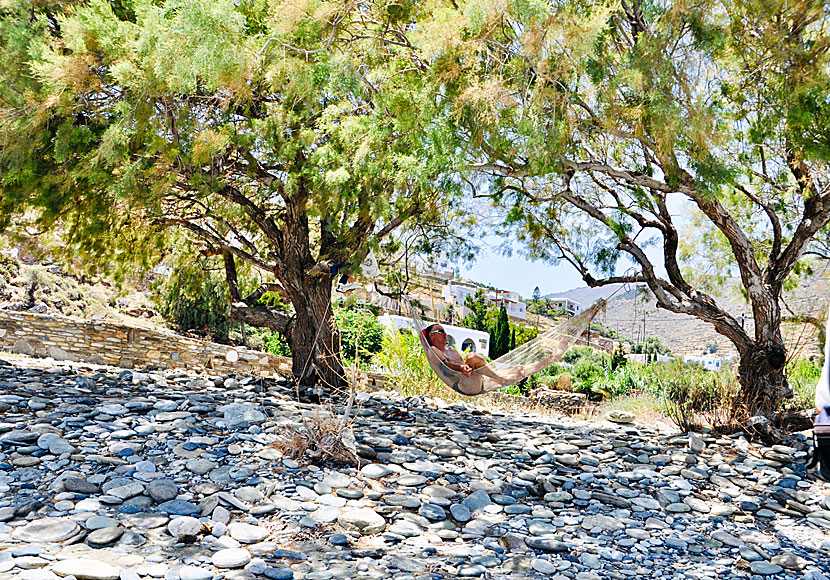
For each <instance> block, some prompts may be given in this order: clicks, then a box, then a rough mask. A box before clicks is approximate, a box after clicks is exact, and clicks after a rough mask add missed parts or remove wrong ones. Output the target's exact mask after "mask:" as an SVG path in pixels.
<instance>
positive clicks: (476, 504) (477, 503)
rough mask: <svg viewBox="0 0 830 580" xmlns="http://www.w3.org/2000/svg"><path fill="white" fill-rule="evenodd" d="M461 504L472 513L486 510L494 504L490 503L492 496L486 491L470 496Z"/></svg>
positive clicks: (481, 490) (475, 492) (478, 491)
mask: <svg viewBox="0 0 830 580" xmlns="http://www.w3.org/2000/svg"><path fill="white" fill-rule="evenodd" d="M461 503H462V504H463V505H464V506H466V507H467V508H468V509H469V510H470V511H472V512H475V511H478V510H482V509H484V508H485V507H487V506H488V505H492V503H493V502H492V501H490V496H489V495H488V494H487V492H486V491H484V490H483V489H478V490H476V491H474V492H473V493H471V494H470V495H468V496H467V497H466V498H465V499H464V500H463V501H462V502H461Z"/></svg>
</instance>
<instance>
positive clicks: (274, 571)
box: [264, 568, 294, 580]
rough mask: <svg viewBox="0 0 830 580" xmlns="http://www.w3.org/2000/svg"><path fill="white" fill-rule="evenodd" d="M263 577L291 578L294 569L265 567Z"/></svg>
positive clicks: (276, 579) (280, 579)
mask: <svg viewBox="0 0 830 580" xmlns="http://www.w3.org/2000/svg"><path fill="white" fill-rule="evenodd" d="M264 574H265V577H266V578H269V579H270V580H293V578H294V571H293V570H291V568H266V569H265V572H264Z"/></svg>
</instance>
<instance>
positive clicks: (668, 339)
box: [545, 266, 830, 356]
mask: <svg viewBox="0 0 830 580" xmlns="http://www.w3.org/2000/svg"><path fill="white" fill-rule="evenodd" d="M619 288H620V285H619V284H616V285H612V286H607V287H603V288H588V287H583V288H574V289H573V290H568V291H567V292H556V293H553V294H548V295H547V296H545V298H570V299H571V300H576V301H577V302H579V303H580V304H582V306H583V307H587V306H590V305H591V304H593V303H594V302H595V301H596V300H598V299H599V298H606V299H608V298H609V297H611V298H610V299H609V301H608V309H607V311H606V312H605V313H600V314H599V315H598V316H597V319H596V321H597V322H599V323H600V324H602V325H603V326H605V327H607V328H610V329H612V330H614V331H616V332H618V333H619V334H620V335H621V336H624V337H628V338H632V339H634V340H638V339H639V338H640V337H642V334H643V327H645V333H646V334H649V335H653V336H657V337H659V338H660V340H661V341H662V342H663V344H665V345H666V346H667V347H669V348H670V349H671V351H672V353H674V354H676V355H698V356H699V355H701V354H703V349H704V348H705V347H706V346H708V345H711V344H713V343H717V345H718V353H717V354H718V355H721V356H723V355H729V354H736V351H735V348H734V346H732V343H731V342H730V341H729V340H727V339H726V338H725V337H723V336H721V335H719V334H718V333H716V332H715V330H714V328H713V327H712V325H710V324H707V323H705V322H703V321H701V320H698V319H697V318H693V317H691V316H686V315H683V314H674V313H673V312H669V311H667V310H663V309H659V308H657V306H656V303H655V300H654V297H653V296H649V299H648V300H647V301H643V299H642V297H641V298H637V299H636V300H635V292H634V290H633V289H629V290H624V289H623V290H619V292H617V290H618V289H619ZM740 288H741V286H740V282H739V280H737V279H734V280H729V281H727V282H726V283H725V284H724V285H723V287H721V288H720V292H719V293H718V294H714V293H712V295H713V298H714V299H715V300H716V301H717V303H718V304H720V305H721V307H722V308H724V309H725V310H726V311H727V312H729V313H730V314H731V315H732V316H734V317H736V318H738V319H739V320H740V319H741V317H743V319H744V320H745V323H744V324H745V325H746V327H747V330H748V331H749V332H750V333H751V332H752V317H751V311H750V307H749V304H748V303H747V302H746V301H745V300H744V298H743V296H742V295H741V292H740ZM615 292H617V293H616V294H614V293H615ZM612 295H613V296H612ZM784 299H785V301H786V303H787V304H788V305H789V306H790V308H792V310H793V312H794V313H796V314H799V315H813V316H816V315H818V316H826V312H827V305H828V301H830V266H821V267H820V268H818V269H817V270H816V271H815V272H814V273H813V275H812V276H809V277H806V278H805V279H803V280H802V281H801V284H799V286H798V287H797V288H795V289H794V290H792V291H789V292H786V293H785V298H784ZM783 314H784V316H786V315H788V313H787V312H786V311H785V312H784V313H783ZM783 332H784V337H785V340H786V342H787V345H788V348H789V349H790V350H791V351H793V350H795V351H798V352H800V354H801V355H802V356H807V355H809V354H814V353H818V352H819V349H818V344H817V341H816V329H815V327H813V326H811V325H809V324H785V325H784V327H783Z"/></svg>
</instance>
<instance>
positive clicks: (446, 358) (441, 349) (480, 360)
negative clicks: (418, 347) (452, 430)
mask: <svg viewBox="0 0 830 580" xmlns="http://www.w3.org/2000/svg"><path fill="white" fill-rule="evenodd" d="M424 334H425V335H426V338H427V342H428V343H429V346H430V348H431V349H432V352H433V353H434V354H435V356H437V357H438V358H439V359H440V360H441V362H442V363H444V364H445V365H446V366H447V367H448V368H450V369H452V370H454V371H458V372H460V373H461V374H463V375H464V376H465V377H469V376H472V374H473V372H474V371H479V372H480V373H481V374H482V375H484V376H487V377H490V378H492V379H494V380H496V381H498V382H499V383H502V384H504V385H510V384H512V383H513V382H515V380H516V377H515V376H513V377H508V376H504V375H501V374H499V373H497V372H496V371H494V370H493V369H492V368H490V367H489V366H487V361H486V360H485V359H484V357H483V356H481V355H480V354H478V353H476V352H471V353H468V354H467V357H466V358H462V356H461V353H459V352H458V351H457V350H455V349H454V348H452V347H450V346H447V331H446V330H444V327H443V326H441V325H440V324H430V325H429V326H427V327H426V328H425V329H424ZM479 369H480V370H479ZM465 394H466V393H465Z"/></svg>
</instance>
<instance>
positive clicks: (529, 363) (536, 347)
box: [409, 299, 606, 396]
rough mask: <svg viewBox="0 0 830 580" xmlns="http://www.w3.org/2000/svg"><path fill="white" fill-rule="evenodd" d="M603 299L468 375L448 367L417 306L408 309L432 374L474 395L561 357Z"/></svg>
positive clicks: (602, 306)
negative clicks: (434, 343) (432, 343)
mask: <svg viewBox="0 0 830 580" xmlns="http://www.w3.org/2000/svg"><path fill="white" fill-rule="evenodd" d="M605 305H606V301H605V300H603V299H599V300H597V301H596V302H595V303H594V304H593V305H591V307H590V308H588V309H586V310H584V311H582V312H581V313H580V314H578V315H576V316H574V317H573V318H569V319H568V320H566V321H564V322H562V323H560V324H559V325H557V326H556V327H554V328H552V329H550V330H548V331H546V332H543V333H542V334H540V335H539V336H537V337H536V338H534V339H533V340H531V341H529V342H526V343H525V344H523V345H521V346H520V347H518V348H515V349H513V350H512V351H510V352H508V353H507V354H505V355H504V356H501V357H499V358H497V359H496V360H494V361H492V362H490V363H488V364H487V365H486V366H483V367H480V368H477V369H475V370H474V371H473V373H472V375H470V376H469V377H467V376H464V373H462V372H460V371H456V370H453V369H451V368H450V367H448V366H447V365H446V364H444V362H443V361H442V360H441V359H440V358H438V355H436V354H435V352H434V351H433V350H432V347H430V344H429V341H428V340H427V336H426V332H425V329H426V326H425V325H424V321H423V319H421V316H420V315H419V314H418V309H417V308H414V307H412V305H411V304H409V311H410V315H411V317H412V320H413V322H414V323H415V329H416V330H417V332H418V337H419V338H420V340H421V346H422V347H423V349H424V354H425V355H426V357H427V361H429V366H430V367H432V370H433V371H435V374H436V375H438V377H439V378H440V379H441V380H442V381H443V382H445V383H446V384H447V385H448V386H449V387H450V388H451V389H453V390H454V391H457V392H458V393H461V394H462V395H468V396H474V395H481V394H483V393H487V392H489V391H495V390H496V389H502V388H504V387H509V386H510V385H515V384H516V383H518V382H519V381H521V380H522V379H524V378H526V377H529V376H530V375H532V374H534V373H538V372H539V371H541V370H542V369H544V368H546V367H549V366H550V365H552V364H553V363H555V362H556V361H558V360H559V359H561V358H562V357H563V356H564V355H565V353H566V352H567V350H568V349H569V348H570V347H571V346H572V345H573V344H574V343H575V342H576V341H577V340H579V337H580V336H581V335H582V332H583V331H584V330H585V329H586V328H588V325H589V324H590V323H591V320H593V319H594V317H595V316H596V315H597V313H598V312H599V311H600V310H605Z"/></svg>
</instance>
